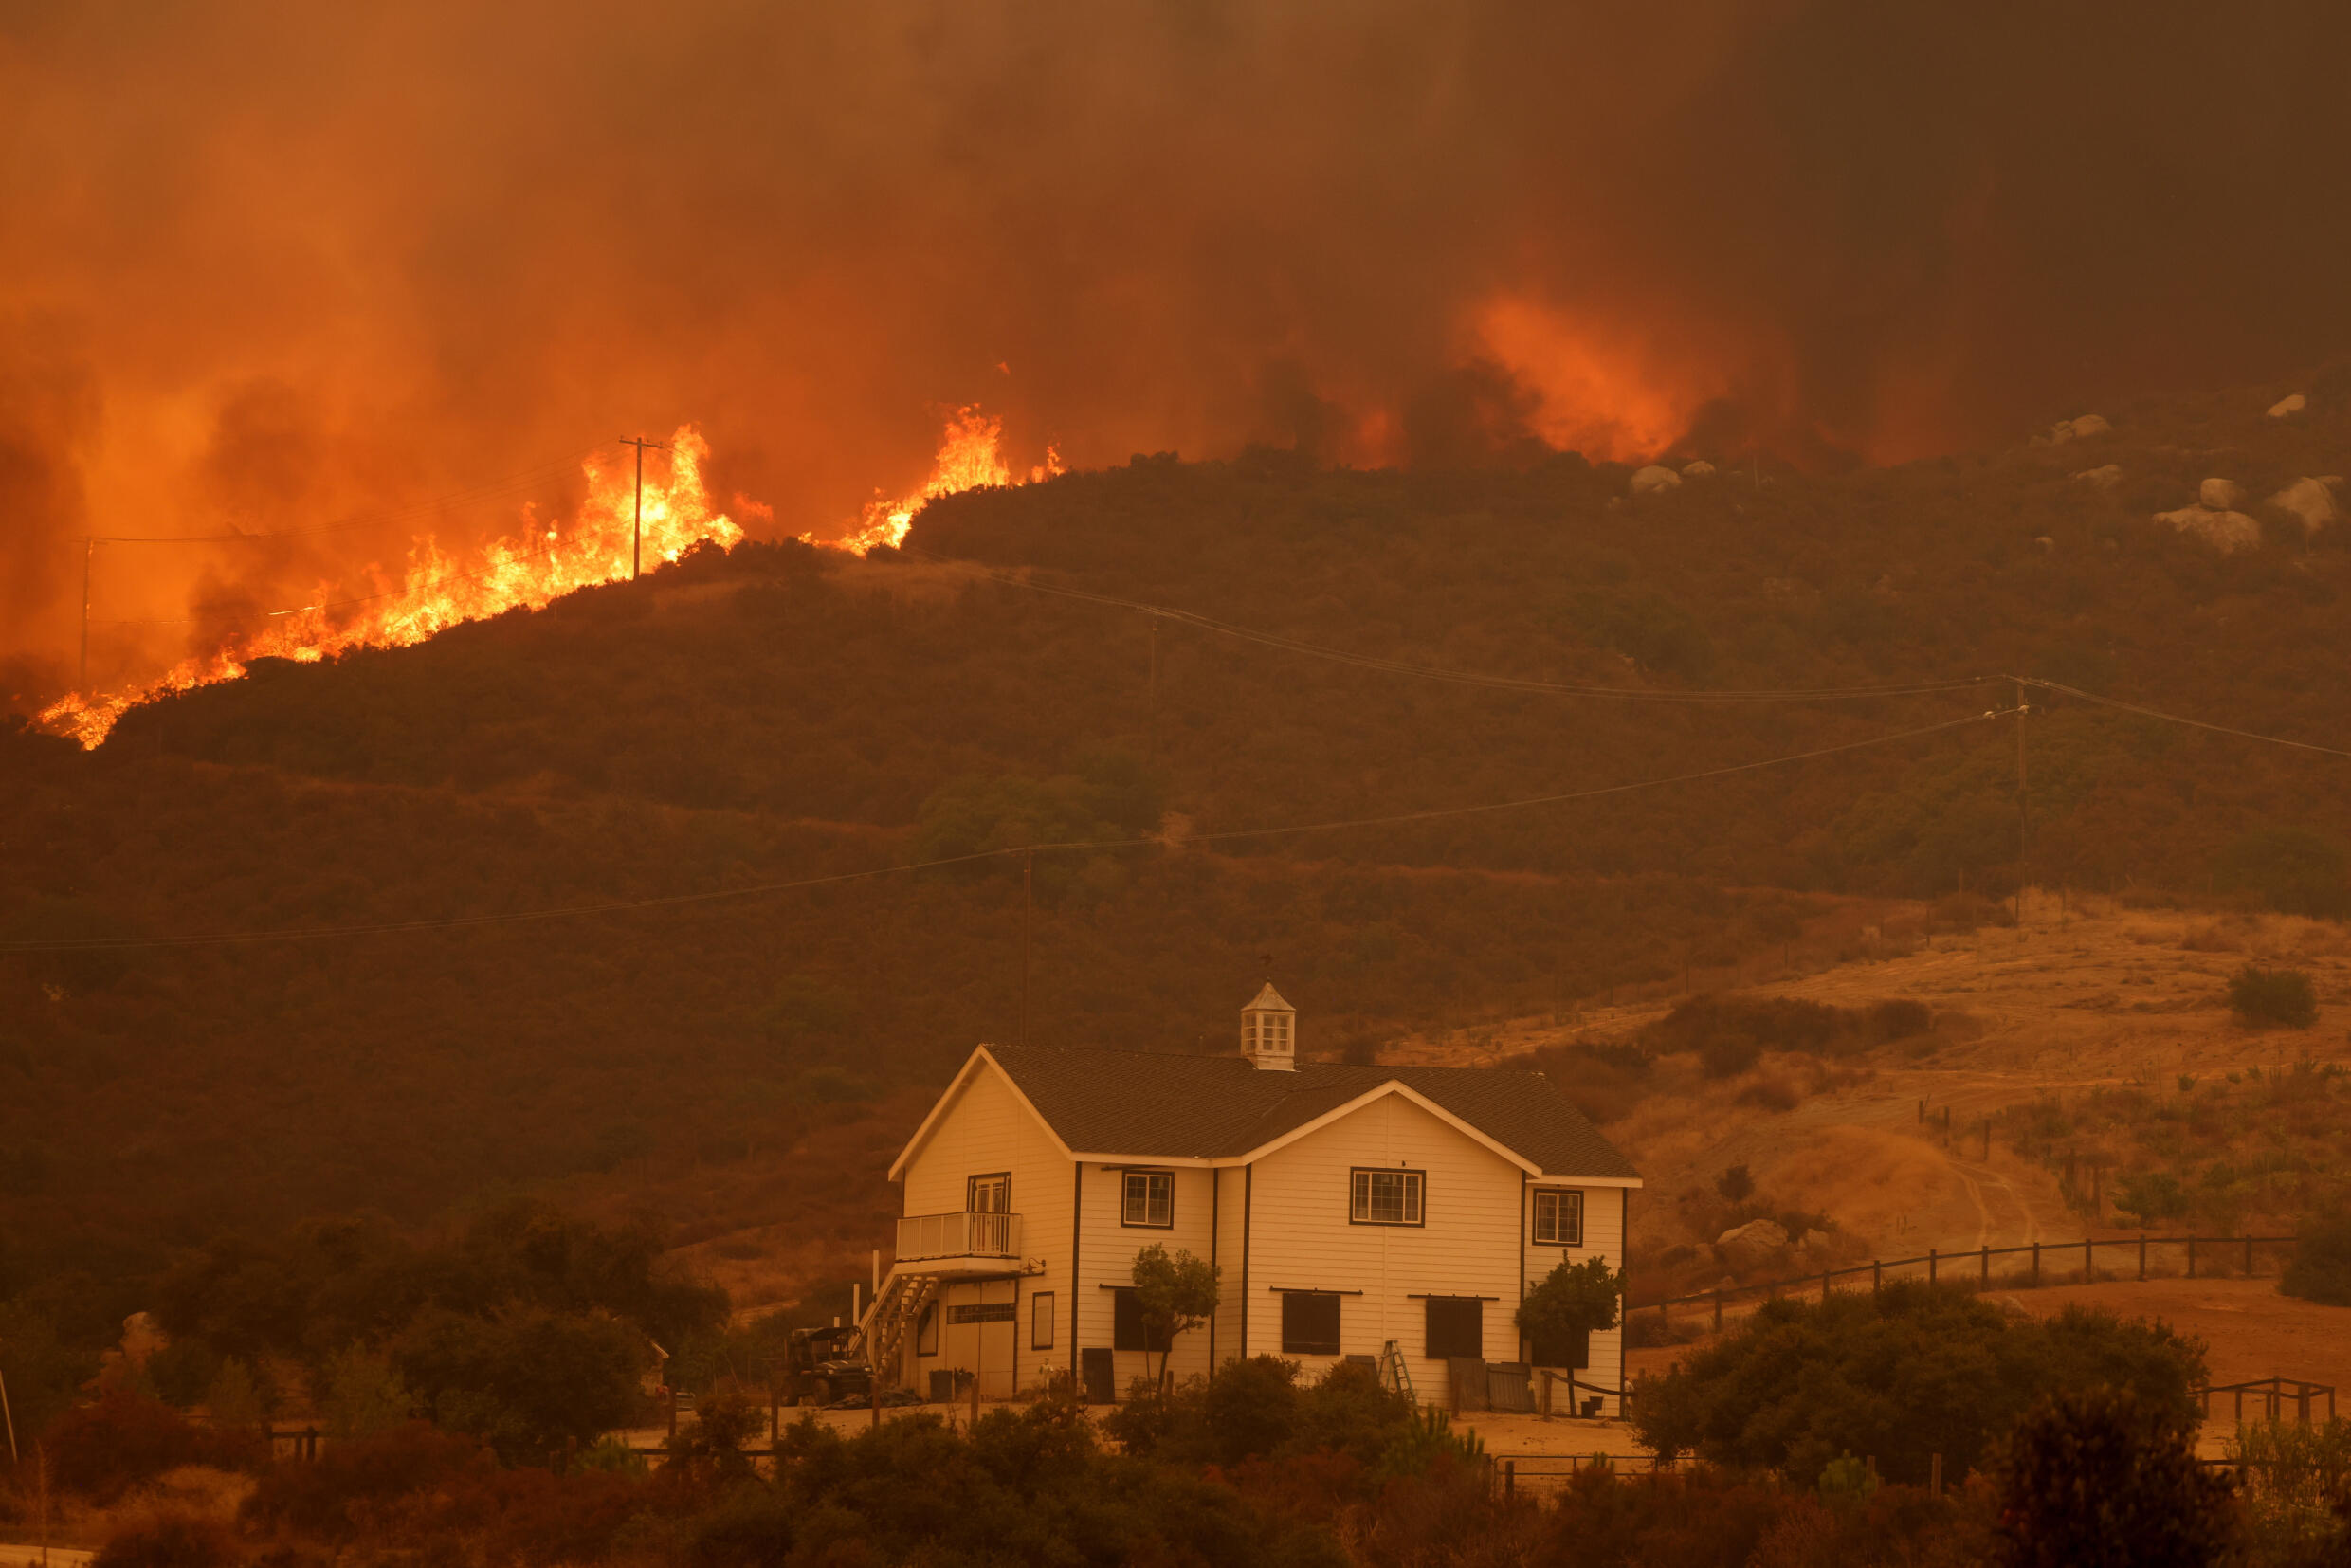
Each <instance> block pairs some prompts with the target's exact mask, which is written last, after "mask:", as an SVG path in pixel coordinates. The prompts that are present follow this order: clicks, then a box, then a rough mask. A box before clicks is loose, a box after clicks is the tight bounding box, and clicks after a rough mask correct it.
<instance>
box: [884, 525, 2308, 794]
mask: <svg viewBox="0 0 2351 1568" xmlns="http://www.w3.org/2000/svg"><path fill="white" fill-rule="evenodd" d="M898 548H899V550H900V551H901V552H902V553H903V554H905V555H909V556H920V557H921V558H922V559H924V560H928V561H931V562H934V563H936V564H938V565H940V566H949V567H955V568H957V569H959V570H962V571H967V572H969V573H971V574H974V575H975V576H978V577H982V578H985V579H986V580H988V581H990V582H995V583H1001V584H1004V585H1005V586H1007V587H1011V588H1026V589H1030V590H1031V591H1033V592H1035V593H1048V594H1052V595H1055V596H1057V597H1060V598H1066V599H1082V600H1084V601H1086V602H1088V603H1091V604H1103V605H1110V606H1112V607H1114V608H1116V609H1120V610H1132V611H1139V612H1140V613H1142V614H1146V615H1150V616H1152V617H1154V629H1155V632H1156V629H1157V622H1158V621H1161V620H1167V621H1175V622H1178V623H1180V624H1182V625H1185V626H1194V627H1198V628H1199V629H1202V630H1204V631H1212V632H1215V633H1216V634H1217V635H1219V636H1224V637H1233V638H1238V639H1240V640H1242V641H1244V642H1251V643H1259V644H1262V645H1264V646H1266V647H1275V648H1280V649H1282V650H1284V651H1285V652H1289V653H1297V654H1302V655H1304V656H1306V657H1308V658H1315V659H1327V660H1331V661H1334V662H1336V663H1339V664H1346V665H1356V666H1358V667H1359V668H1363V669H1374V670H1379V671H1383V672H1385V673H1387V674H1391V675H1409V676H1416V677H1419V678H1421V679H1424V680H1431V681H1446V682H1450V683H1452V684H1457V685H1471V686H1485V687H1491V688H1493V689H1496V690H1503V691H1528V692H1549V693H1555V694H1558V695H1560V696H1569V697H1600V698H1609V699H1615V700H1621V701H1628V702H1827V701H1832V700H1838V699H1848V698H1850V699H1856V700H1858V699H1864V698H1872V697H1916V696H1927V695H1932V694H1935V693H1939V692H1946V691H1966V690H1970V689H1972V688H1974V687H1977V686H1983V685H1993V684H2021V685H2027V686H2032V687H2035V688H2037V689H2039V690H2042V691H2050V692H2057V693H2060V694H2062V695H2064V696H2067V697H2078V698H2080V699H2081V700H2082V701H2083V702H2094V703H2097V704H2099V705H2100V706H2103V707H2110V708H2117V709H2120V710H2122V711H2123V712H2125V713H2135V714H2138V715H2140V716H2141V718H2146V719H2158V720H2162V721H2163V722H2165V723H2170V724H2184V725H2187V726H2188V727H2190V728H2192V729H2199V730H2210V731H2212V732H2214V734H2218V735H2233V736H2235V737H2237V738H2240V739H2245V740H2259V741H2263V742H2266V743H2267V744H2269V745H2273V746H2291V747H2293V748H2294V749H2296V750H2298V751H2306V752H2317V753H2319V754H2321V755H2323V756H2326V757H2351V750H2343V749H2342V748H2339V747H2335V746H2321V745H2318V744H2315V743H2313V742H2311V741H2307V740H2289V739H2287V738H2285V737H2283V736H2276V735H2264V734H2261V733H2260V732H2258V731H2255V730H2244V729H2237V728H2234V727H2233V726H2231V725H2228V724H2213V723H2207V722H2206V721H2204V720H2200V719H2187V718H2182V717H2181V716H2180V715H2178V714H2176V713H2165V712H2163V711H2162V710H2161V709H2160V708H2150V707H2145V706H2142V705H2141V704H2139V703H2136V702H2123V701H2122V700H2121V699H2119V698H2114V697H2102V696H2100V695H2099V694H2097V693H2096V692H2090V691H2084V690H2082V689H2081V688H2079V687H2078V686H2069V685H2064V684H2060V683H2058V682H2055V681H2044V680H2041V679H2038V678H2037V677H2034V676H2030V675H1971V676H1966V677H1961V678H1953V679H1950V680H1945V681H1916V682H1909V683H1906V684H1888V685H1876V686H1813V687H1788V688H1779V689H1769V690H1766V689H1748V690H1729V691H1659V690H1655V689H1652V688H1649V687H1644V686H1593V685H1578V684H1573V683H1569V682H1560V681H1536V680H1529V679H1524V678H1522V677H1519V676H1511V675H1492V674H1487V673H1485V672H1483V671H1477V670H1459V669H1447V668H1445V667H1443V666H1441V665H1415V664H1411V663H1407V662H1406V661H1404V660H1401V659H1385V658H1381V657H1378V656H1377V655H1373V654H1359V653H1350V652H1348V651H1346V650H1345V649H1343V648H1332V647H1322V646H1321V645H1320V644H1315V643H1307V642H1302V641H1300V640H1299V639H1297V638H1294V637H1285V636H1282V635H1281V634H1279V633H1277V632H1269V631H1260V630H1258V629H1255V628H1252V627H1244V626H1236V625H1234V624H1232V623H1231V622H1230V621H1219V620H1215V619H1213V618H1212V617H1210V616H1207V615H1202V614H1198V613H1196V612H1195V611H1189V610H1182V609H1178V608H1176V607H1175V606H1171V605H1159V604H1151V603H1148V602H1146V601H1143V600H1139V599H1122V598H1120V597H1118V596H1117V595H1115V594H1109V593H1092V592H1089V591H1087V590H1085V589H1079V588H1067V587H1064V586H1061V585H1059V584H1055V583H1045V582H1039V581H1036V580H1035V579H1033V578H1030V577H1024V576H1021V575H1019V574H1015V573H1011V572H1002V571H997V570H994V569H992V568H989V567H985V566H980V565H977V564H975V563H974V562H970V561H962V560H957V559H954V558H952V557H949V556H939V555H934V554H932V553H931V552H929V551H927V550H924V549H921V548H920V546H917V545H910V544H902V545H900V546H899V547H898ZM1153 680H1154V700H1155V701H1156V699H1157V641H1156V637H1155V640H1154V647H1153ZM2021 706H2022V704H2021V703H2020V704H2019V708H2018V709H2011V710H2008V711H2011V712H2015V711H2019V710H2020V709H2021Z"/></svg>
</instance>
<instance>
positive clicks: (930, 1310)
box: [914, 1302, 939, 1356]
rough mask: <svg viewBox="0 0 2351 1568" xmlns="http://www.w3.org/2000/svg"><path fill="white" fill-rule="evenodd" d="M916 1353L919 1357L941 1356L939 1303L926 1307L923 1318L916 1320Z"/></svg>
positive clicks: (923, 1310)
mask: <svg viewBox="0 0 2351 1568" xmlns="http://www.w3.org/2000/svg"><path fill="white" fill-rule="evenodd" d="M914 1353H915V1354H916V1355H917V1356H936V1355H938V1354H939V1304H938V1303H937V1302H933V1303H931V1304H930V1305H928V1306H926V1307H924V1308H923V1309H922V1316H921V1317H920V1318H917V1319H916V1320H915V1324H914Z"/></svg>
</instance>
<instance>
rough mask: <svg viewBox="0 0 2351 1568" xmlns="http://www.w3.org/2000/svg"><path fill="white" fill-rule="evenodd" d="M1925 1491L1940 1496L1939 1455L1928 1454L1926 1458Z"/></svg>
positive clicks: (1940, 1464) (1940, 1462)
mask: <svg viewBox="0 0 2351 1568" xmlns="http://www.w3.org/2000/svg"><path fill="white" fill-rule="evenodd" d="M1926 1489H1927V1490H1928V1491H1930V1492H1933V1493H1934V1494H1935V1495H1936V1496H1937V1497H1941V1496H1942V1455H1941V1454H1939V1453H1930V1454H1928V1455H1927V1456H1926Z"/></svg>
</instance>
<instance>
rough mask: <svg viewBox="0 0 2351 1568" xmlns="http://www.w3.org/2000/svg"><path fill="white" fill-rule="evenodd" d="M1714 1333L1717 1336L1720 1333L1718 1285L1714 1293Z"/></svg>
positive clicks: (1720, 1298) (1720, 1314) (1720, 1292)
mask: <svg viewBox="0 0 2351 1568" xmlns="http://www.w3.org/2000/svg"><path fill="white" fill-rule="evenodd" d="M1714 1331H1715V1332H1716V1333H1717V1334H1720V1333H1722V1286H1720V1285H1717V1286H1716V1287H1715V1291H1714Z"/></svg>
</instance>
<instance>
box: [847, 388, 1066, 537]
mask: <svg viewBox="0 0 2351 1568" xmlns="http://www.w3.org/2000/svg"><path fill="white" fill-rule="evenodd" d="M1003 440H1004V421H1003V420H1002V419H999V418H997V417H996V416H994V415H993V414H984V413H981V412H980V411H979V408H978V406H977V405H976V404H966V405H964V406H963V407H962V408H960V409H957V410H956V411H955V414H954V416H953V417H952V418H950V419H949V420H948V421H947V428H946V432H945V433H944V434H943V435H941V436H940V437H939V455H938V456H937V457H936V458H934V459H933V460H932V462H931V477H930V478H929V479H928V480H927V481H925V482H924V483H923V485H922V488H921V489H920V491H918V492H917V493H916V494H914V495H911V496H905V497H902V498H901V499H899V500H897V501H887V500H877V501H868V502H867V503H866V509H865V512H864V513H863V514H862V515H861V516H860V517H859V519H858V521H857V526H856V527H854V528H852V529H850V530H849V532H847V534H844V535H843V536H842V537H841V538H837V539H819V538H816V537H815V536H814V535H812V534H803V535H801V536H800V542H801V543H803V544H829V545H832V546H833V547H834V548H836V549H841V550H847V552H849V554H851V555H853V556H862V555H864V554H866V551H868V550H876V549H882V548H891V549H895V548H896V547H897V546H899V545H901V544H902V543H904V542H905V538H906V531H907V530H908V529H909V528H911V527H913V526H914V515H915V514H916V513H917V512H920V511H921V510H922V508H923V507H924V506H925V505H927V504H928V503H930V502H931V501H937V500H938V499H939V497H941V496H952V495H954V494H956V493H957V491H959V490H976V489H979V488H981V487H982V486H985V485H1001V484H1035V483H1039V482H1040V481H1043V480H1048V479H1051V478H1052V477H1053V476H1054V475H1055V474H1059V473H1066V471H1067V470H1066V468H1065V467H1064V466H1063V465H1062V461H1061V453H1060V452H1059V451H1057V450H1055V449H1054V448H1053V447H1046V448H1045V461H1044V462H1043V463H1040V464H1038V465H1036V466H1034V467H1032V468H1030V470H1029V477H1028V478H1027V479H1016V478H1014V477H1013V474H1012V469H1011V465H1009V464H1007V463H1006V462H1005V461H1004V453H1003V449H1002V445H1003Z"/></svg>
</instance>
